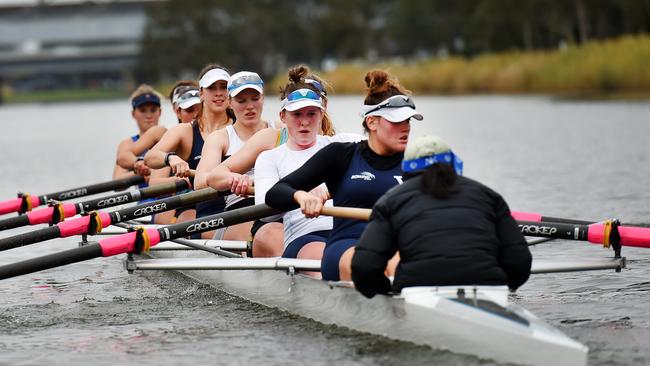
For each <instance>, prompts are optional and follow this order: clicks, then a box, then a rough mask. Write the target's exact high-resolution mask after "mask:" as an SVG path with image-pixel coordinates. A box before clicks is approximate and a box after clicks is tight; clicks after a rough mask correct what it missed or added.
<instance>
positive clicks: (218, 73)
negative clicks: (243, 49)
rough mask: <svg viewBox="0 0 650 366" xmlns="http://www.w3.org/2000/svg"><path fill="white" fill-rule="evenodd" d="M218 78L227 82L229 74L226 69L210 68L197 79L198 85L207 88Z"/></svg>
mask: <svg viewBox="0 0 650 366" xmlns="http://www.w3.org/2000/svg"><path fill="white" fill-rule="evenodd" d="M219 80H223V81H225V82H228V80H230V74H228V73H227V72H226V70H223V69H220V68H216V69H212V70H210V71H208V72H206V73H205V75H203V77H201V80H199V86H200V87H201V88H207V87H209V86H210V85H212V84H214V83H215V82H217V81H219Z"/></svg>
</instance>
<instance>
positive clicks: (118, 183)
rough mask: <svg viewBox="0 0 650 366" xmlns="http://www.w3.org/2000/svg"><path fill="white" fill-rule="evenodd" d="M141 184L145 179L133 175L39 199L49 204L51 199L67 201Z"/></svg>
mask: <svg viewBox="0 0 650 366" xmlns="http://www.w3.org/2000/svg"><path fill="white" fill-rule="evenodd" d="M140 183H144V177H142V176H140V175H133V176H130V177H126V178H122V179H116V180H111V181H108V182H102V183H96V184H91V185H87V186H83V187H79V188H72V189H67V190H65V191H59V192H54V193H48V194H44V195H42V196H39V199H40V200H41V204H45V203H47V200H49V199H54V200H56V201H65V200H69V199H72V198H77V197H83V196H90V195H93V194H96V193H102V192H108V191H114V190H121V189H125V188H129V187H131V186H135V185H138V184H140Z"/></svg>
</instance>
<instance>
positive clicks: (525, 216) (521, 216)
mask: <svg viewBox="0 0 650 366" xmlns="http://www.w3.org/2000/svg"><path fill="white" fill-rule="evenodd" d="M510 214H511V215H512V217H514V219H515V220H519V221H532V222H558V223H563V224H578V225H589V224H593V223H594V221H585V220H576V219H567V218H564V217H553V216H543V215H542V214H539V213H536V212H523V211H511V212H510Z"/></svg>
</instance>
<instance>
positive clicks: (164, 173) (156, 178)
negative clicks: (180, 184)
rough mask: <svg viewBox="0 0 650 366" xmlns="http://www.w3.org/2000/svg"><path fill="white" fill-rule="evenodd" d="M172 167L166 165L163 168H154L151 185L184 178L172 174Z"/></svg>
mask: <svg viewBox="0 0 650 366" xmlns="http://www.w3.org/2000/svg"><path fill="white" fill-rule="evenodd" d="M170 174H171V168H169V167H165V168H161V169H153V170H152V171H151V175H150V176H149V185H151V186H153V185H156V184H162V183H168V182H175V181H177V180H180V179H183V178H178V177H175V176H170Z"/></svg>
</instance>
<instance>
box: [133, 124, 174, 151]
mask: <svg viewBox="0 0 650 366" xmlns="http://www.w3.org/2000/svg"><path fill="white" fill-rule="evenodd" d="M165 132H167V128H165V127H164V126H153V127H151V128H150V129H148V130H147V132H145V133H144V134H142V136H140V138H139V139H138V141H135V142H134V143H133V145H132V146H131V153H132V154H133V155H134V156H140V155H142V154H144V153H146V152H147V150H149V149H150V148H151V147H152V146H154V145H156V144H157V143H158V141H160V140H161V139H162V137H163V135H164V134H165Z"/></svg>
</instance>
